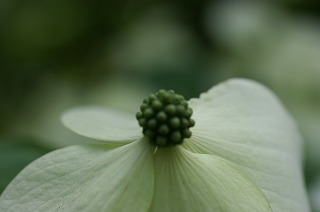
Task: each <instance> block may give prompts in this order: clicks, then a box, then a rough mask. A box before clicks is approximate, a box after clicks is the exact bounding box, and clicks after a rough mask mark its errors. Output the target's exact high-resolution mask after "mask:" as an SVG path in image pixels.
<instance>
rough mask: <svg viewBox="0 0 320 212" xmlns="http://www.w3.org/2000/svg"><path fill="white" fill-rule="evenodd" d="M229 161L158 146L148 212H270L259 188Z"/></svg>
mask: <svg viewBox="0 0 320 212" xmlns="http://www.w3.org/2000/svg"><path fill="white" fill-rule="evenodd" d="M230 164H231V163H228V162H226V161H225V160H223V159H221V158H218V157H215V156H213V155H205V154H194V153H191V152H189V151H187V150H185V149H184V148H182V147H175V148H172V149H163V148H162V149H159V150H158V151H157V153H156V156H155V164H154V168H155V189H154V198H153V201H152V206H151V210H150V211H152V212H158V211H159V212H161V211H170V212H175V211H176V212H180V211H184V212H188V211H202V212H207V211H208V212H211V211H221V212H235V211H259V212H261V211H271V208H270V205H269V203H268V201H267V199H266V197H265V196H264V194H263V193H262V191H261V190H260V189H259V188H258V187H257V186H256V185H255V183H254V182H253V181H252V180H250V178H249V177H247V176H246V175H244V174H243V173H241V172H240V171H239V170H238V169H236V168H234V167H233V166H232V165H230Z"/></svg>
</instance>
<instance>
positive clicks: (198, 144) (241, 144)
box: [184, 79, 309, 211]
mask: <svg viewBox="0 0 320 212" xmlns="http://www.w3.org/2000/svg"><path fill="white" fill-rule="evenodd" d="M190 105H191V107H192V108H193V111H194V116H193V118H194V119H195V120H196V125H195V127H194V128H192V132H193V136H192V138H191V139H190V140H188V141H186V142H185V144H184V146H185V147H186V148H187V149H189V150H191V151H193V152H198V153H209V154H213V155H216V156H219V157H221V158H224V159H226V160H228V161H231V162H233V164H234V165H236V166H237V167H238V168H239V169H240V170H242V171H243V172H244V173H246V174H247V175H248V176H250V177H251V178H252V179H253V180H254V181H255V182H256V183H257V184H258V186H259V187H260V188H261V189H262V191H263V192H264V193H265V194H266V196H267V198H268V200H269V201H270V204H271V207H272V209H273V210H274V211H309V206H308V201H307V197H306V192H305V188H304V184H303V176H302V167H301V162H302V161H301V160H302V157H301V146H302V140H301V137H300V135H299V133H298V130H297V128H296V126H295V124H294V122H293V120H292V119H291V117H290V115H288V114H287V112H286V111H285V109H284V108H283V106H282V105H281V103H279V101H278V99H277V98H276V97H275V96H274V95H273V94H272V93H271V92H270V91H269V90H268V89H266V88H265V87H264V86H262V85H260V84H258V83H255V82H252V81H249V80H244V79H235V80H229V81H227V82H225V83H222V84H220V85H218V86H216V87H214V88H212V89H211V90H209V92H207V93H205V94H202V95H201V96H200V99H192V100H191V101H190Z"/></svg>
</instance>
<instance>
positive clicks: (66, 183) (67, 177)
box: [0, 139, 154, 212]
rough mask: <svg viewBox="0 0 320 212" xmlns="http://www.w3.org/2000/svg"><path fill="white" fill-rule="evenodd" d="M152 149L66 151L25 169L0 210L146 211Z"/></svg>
mask: <svg viewBox="0 0 320 212" xmlns="http://www.w3.org/2000/svg"><path fill="white" fill-rule="evenodd" d="M153 152H154V148H152V147H151V146H150V145H148V144H147V142H146V141H144V140H143V139H142V140H140V141H135V142H133V143H130V144H128V145H124V146H121V147H119V148H109V147H108V146H107V145H103V144H100V145H79V146H71V147H67V148H64V149H61V150H57V151H54V152H51V153H49V154H47V155H45V156H43V157H41V158H40V159H38V160H36V161H35V162H33V163H31V164H30V165H28V166H27V167H26V168H25V169H24V170H23V171H22V172H21V173H20V174H18V176H17V177H16V178H15V179H14V180H13V181H12V182H11V183H10V184H9V186H8V187H7V188H6V189H5V191H4V192H3V194H2V195H1V197H0V211H6V212H13V211H18V212H20V211H26V212H27V211H30V212H31V211H32V212H33V211H46V212H47V211H55V212H56V211H95V212H99V211H101V212H102V211H147V209H148V208H149V207H150V204H151V201H152V195H153V184H154V182H153V181H154V173H153V163H152V158H153Z"/></svg>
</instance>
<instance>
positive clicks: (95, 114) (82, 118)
mask: <svg viewBox="0 0 320 212" xmlns="http://www.w3.org/2000/svg"><path fill="white" fill-rule="evenodd" d="M62 122H63V123H64V125H65V126H66V127H68V128H69V129H70V130H72V131H74V132H75V133H78V134H80V135H82V136H86V137H89V138H93V139H97V140H102V141H108V142H114V143H128V142H131V141H134V140H136V139H139V138H141V137H142V130H141V128H140V127H139V125H138V121H137V120H136V119H135V116H134V115H133V114H131V115H130V114H126V113H122V112H119V111H116V110H110V109H105V108H100V107H81V108H75V109H72V110H70V111H67V112H66V113H64V114H63V116H62Z"/></svg>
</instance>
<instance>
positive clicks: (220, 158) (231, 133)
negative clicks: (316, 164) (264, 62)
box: [0, 79, 309, 212]
mask: <svg viewBox="0 0 320 212" xmlns="http://www.w3.org/2000/svg"><path fill="white" fill-rule="evenodd" d="M189 106H190V107H191V108H192V109H193V111H194V113H193V116H192V117H193V119H194V120H195V123H196V124H195V126H194V127H193V128H192V129H190V130H191V131H192V137H191V138H189V139H185V141H184V143H183V144H182V145H176V146H173V147H163V148H161V147H159V148H157V147H156V146H153V145H151V144H150V143H149V142H147V141H146V140H147V139H146V138H145V137H143V136H142V132H141V128H140V127H139V126H138V124H137V122H136V120H135V118H134V115H132V116H130V115H128V114H120V113H119V112H115V111H111V110H107V109H102V108H92V107H91V108H77V109H74V110H71V111H69V112H67V113H65V114H64V116H63V118H62V119H63V123H64V124H65V125H66V126H67V127H68V128H70V129H71V130H73V131H74V132H76V133H78V134H80V135H83V136H86V137H90V138H93V139H97V140H100V144H96V145H79V146H71V147H67V148H64V149H61V150H57V151H54V152H51V153H49V154H47V155H45V156H43V157H42V158H40V159H38V160H36V161H35V162H33V163H31V164H30V165H29V166H27V167H26V168H25V169H24V170H23V171H22V172H21V173H20V174H19V175H18V176H17V177H16V178H15V179H14V180H13V181H12V182H11V183H10V184H9V186H8V187H7V188H6V190H5V191H4V192H3V194H2V196H1V199H0V210H1V211H151V212H153V211H177V212H180V211H230V212H234V211H236V212H237V211H259V212H260V211H290V212H292V211H297V212H301V211H303V212H306V211H309V206H308V201H307V198H306V193H305V188H304V184H303V175H302V167H301V162H302V156H301V146H302V140H301V137H300V135H299V133H298V130H297V128H296V125H295V124H294V122H293V120H292V119H291V117H290V115H288V113H287V112H286V111H285V109H284V108H283V106H282V105H281V103H279V101H278V100H277V98H276V97H275V96H274V95H273V94H272V93H271V92H270V91H269V90H268V89H266V88H265V87H264V86H262V85H260V84H258V83H255V82H252V81H249V80H245V79H233V80H229V81H227V82H225V83H222V84H220V85H218V86H215V87H213V88H212V89H210V90H209V91H208V92H207V93H204V94H202V95H201V96H200V98H198V99H191V100H190V101H189Z"/></svg>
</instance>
